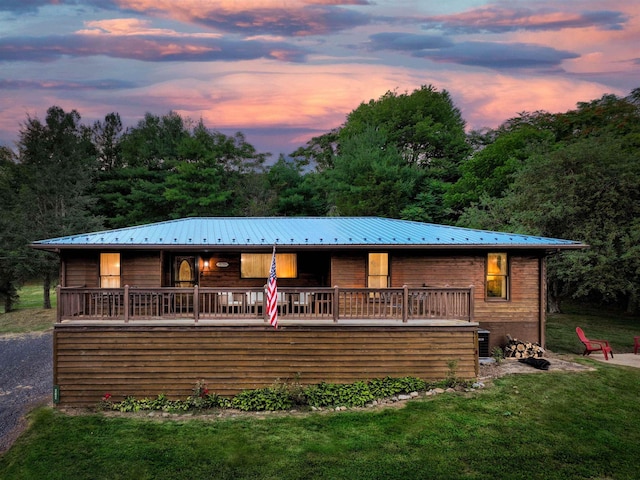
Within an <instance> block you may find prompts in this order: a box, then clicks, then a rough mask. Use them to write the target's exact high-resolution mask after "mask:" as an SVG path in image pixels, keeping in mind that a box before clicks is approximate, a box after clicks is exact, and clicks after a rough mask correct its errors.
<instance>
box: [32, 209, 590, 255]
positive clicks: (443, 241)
mask: <svg viewBox="0 0 640 480" xmlns="http://www.w3.org/2000/svg"><path fill="white" fill-rule="evenodd" d="M274 244H277V245H288V246H296V247H302V246H314V247H320V246H322V247H336V248H341V247H348V246H368V247H376V246H379V247H383V246H384V247H387V248H388V247H398V248H401V247H403V246H404V247H421V246H424V247H433V248H437V247H472V246H478V247H492V248H495V247H511V248H550V249H556V248H583V247H585V246H586V245H584V244H583V243H581V242H575V241H571V240H561V239H557V238H546V237H537V236H532V235H518V234H512V233H501V232H492V231H486V230H473V229H468V228H460V227H451V226H446V225H435V224H429V223H421V222H413V221H407V220H395V219H390V218H379V217H194V218H183V219H179V220H170V221H166V222H159V223H152V224H148V225H140V226H136V227H128V228H119V229H115V230H107V231H102V232H94V233H86V234H82V235H71V236H68V237H60V238H52V239H48V240H40V241H37V242H34V243H32V246H33V247H34V248H40V249H48V250H54V249H60V248H63V249H64V248H104V247H114V248H127V247H136V248H140V247H144V248H151V249H158V248H170V247H200V248H212V247H216V246H218V247H224V248H230V247H234V246H242V247H269V246H272V245H274Z"/></svg>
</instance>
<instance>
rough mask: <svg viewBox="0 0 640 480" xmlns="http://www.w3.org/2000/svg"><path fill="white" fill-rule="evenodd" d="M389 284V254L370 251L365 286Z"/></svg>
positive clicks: (376, 286) (375, 286)
mask: <svg viewBox="0 0 640 480" xmlns="http://www.w3.org/2000/svg"><path fill="white" fill-rule="evenodd" d="M388 286H389V254H388V253H370V254H369V273H368V276H367V288H387V287H388Z"/></svg>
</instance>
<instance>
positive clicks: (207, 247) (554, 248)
mask: <svg viewBox="0 0 640 480" xmlns="http://www.w3.org/2000/svg"><path fill="white" fill-rule="evenodd" d="M29 246H30V247H31V248H33V249H35V250H44V251H49V252H55V253H59V252H60V251H61V250H181V251H185V250H212V249H215V250H226V251H231V250H235V251H238V250H265V249H270V248H272V247H273V245H267V244H264V245H242V244H238V245H210V244H206V245H205V244H201V245H193V244H184V245H183V244H180V245H164V244H109V243H104V244H88V245H64V244H57V245H49V244H38V243H32V244H30V245H29ZM276 247H277V248H295V249H298V250H349V249H354V248H360V249H365V248H367V249H377V250H548V251H558V250H582V249H586V248H589V245H587V244H584V243H576V244H555V245H554V244H516V245H514V244H508V243H507V244H498V243H496V244H480V243H477V244H473V243H469V244H398V243H389V244H384V243H380V244H363V243H353V244H333V245H332V244H293V243H290V244H287V243H278V244H276Z"/></svg>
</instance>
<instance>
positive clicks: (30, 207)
mask: <svg viewBox="0 0 640 480" xmlns="http://www.w3.org/2000/svg"><path fill="white" fill-rule="evenodd" d="M465 127H466V124H465V121H464V119H463V118H462V115H461V112H460V110H459V109H458V108H457V107H456V106H455V104H454V103H453V101H452V99H451V97H450V95H449V93H448V92H447V91H446V90H443V91H438V90H437V89H436V88H434V87H433V86H430V85H429V86H422V87H420V88H418V89H416V90H414V91H413V92H405V93H398V92H395V91H390V92H387V93H386V94H385V95H383V96H382V97H380V98H378V99H376V100H371V101H369V102H367V103H362V104H361V105H359V106H358V107H357V108H355V109H354V110H353V111H352V112H350V113H349V114H348V115H347V117H346V119H345V122H344V123H343V124H342V125H341V126H340V127H339V128H336V129H334V130H331V131H329V132H327V133H325V134H323V135H320V136H318V137H315V138H313V139H311V140H310V141H308V142H307V143H306V144H305V145H304V146H302V147H300V148H298V149H297V150H295V151H294V152H291V154H290V155H288V156H287V157H285V156H283V155H280V157H279V158H278V159H277V160H275V161H270V156H271V154H269V153H261V152H258V151H256V149H255V148H254V147H253V146H252V145H251V144H250V143H249V142H247V140H246V138H245V136H244V135H243V134H242V133H240V132H238V133H236V134H235V135H231V136H228V135H224V134H222V133H220V132H218V131H215V130H212V129H209V128H207V127H206V126H205V125H204V124H203V122H202V121H198V122H194V121H192V120H191V119H188V118H183V117H181V116H180V115H178V114H177V113H175V112H169V113H167V114H165V115H153V114H150V113H147V114H146V115H145V116H144V118H143V119H142V120H140V121H139V122H138V124H137V125H135V126H133V127H129V128H126V129H125V128H124V127H123V125H122V121H121V119H120V116H119V115H118V114H117V113H109V114H108V115H106V116H105V118H104V120H101V121H97V122H95V123H93V124H90V125H89V124H84V123H82V121H81V117H80V114H79V113H78V112H77V111H75V110H73V111H70V112H66V111H64V110H63V109H61V108H60V107H57V106H52V107H50V108H49V109H48V110H47V115H46V118H45V119H44V121H43V120H40V119H39V118H35V117H29V116H28V117H27V118H26V120H25V121H24V122H23V123H22V124H21V126H20V131H19V135H18V141H17V144H16V149H9V148H7V147H0V201H1V202H2V216H1V218H0V299H2V300H3V301H4V304H5V311H10V310H11V309H12V308H13V305H14V304H15V301H16V298H17V297H16V295H17V291H18V289H19V287H20V286H21V285H22V284H23V283H24V282H25V281H27V280H31V279H34V278H40V279H42V280H43V284H44V288H45V291H46V292H48V291H49V288H50V287H51V286H52V285H53V283H54V282H55V281H56V279H57V274H58V272H57V268H58V261H57V258H54V256H52V255H50V254H46V253H42V252H35V251H32V250H30V249H28V248H27V247H26V245H27V244H28V243H29V242H31V241H34V240H38V239H44V238H51V237H57V236H65V235H72V234H76V233H82V232H87V231H95V230H99V229H106V228H119V227H125V226H132V225H138V224H144V223H150V222H156V221H164V220H168V219H173V218H181V217H189V216H298V215H313V216H327V215H340V216H356V215H358V216H359V215H362V216H368V215H376V216H382V217H389V218H401V219H407V220H416V221H422V222H433V223H441V224H449V225H458V226H463V227H471V228H484V229H491V230H505V231H513V232H516V233H526V234H535V235H543V236H551V237H559V238H568V239H573V240H580V241H583V242H585V243H588V244H589V245H590V246H591V248H590V249H588V250H585V251H578V252H571V253H564V254H562V255H554V256H552V257H551V259H550V262H549V269H548V279H549V293H550V295H549V297H550V299H551V300H552V305H551V307H552V308H559V302H560V300H562V299H566V298H570V297H573V298H578V299H583V300H588V301H590V302H601V303H609V304H617V305H621V306H624V307H625V308H626V309H627V311H629V312H631V313H634V312H637V310H638V303H639V300H638V299H639V293H640V292H639V290H640V215H639V213H640V198H639V197H640V159H639V152H640V149H639V147H640V89H636V90H634V91H633V92H631V93H630V94H629V95H628V96H626V97H617V96H615V95H604V96H603V97H601V98H599V99H596V100H592V101H588V102H581V103H579V104H578V105H577V108H575V109H574V110H570V111H567V112H564V113H556V114H552V113H548V112H544V111H537V112H525V113H521V114H519V115H518V116H517V117H515V118H512V119H509V120H507V121H506V122H504V123H503V124H502V125H501V126H500V127H498V128H496V129H485V130H482V131H471V132H469V133H467V132H466V131H465ZM47 301H48V299H47V298H46V297H45V303H46V302H47Z"/></svg>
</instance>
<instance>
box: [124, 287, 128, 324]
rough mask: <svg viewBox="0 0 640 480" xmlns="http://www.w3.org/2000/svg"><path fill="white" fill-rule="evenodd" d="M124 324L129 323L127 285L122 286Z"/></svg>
mask: <svg viewBox="0 0 640 480" xmlns="http://www.w3.org/2000/svg"><path fill="white" fill-rule="evenodd" d="M124 323H129V285H125V286H124Z"/></svg>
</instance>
